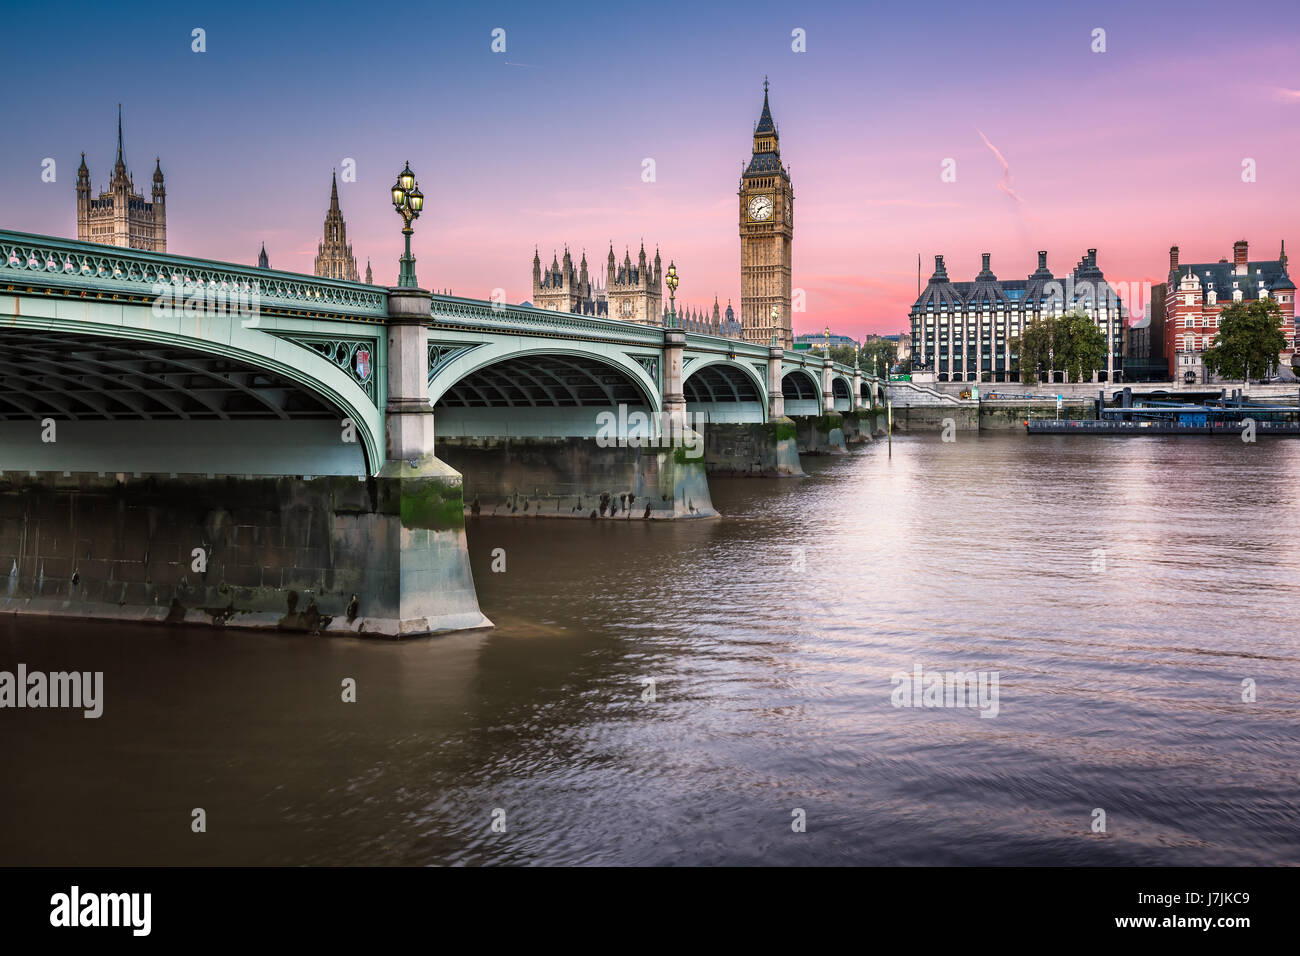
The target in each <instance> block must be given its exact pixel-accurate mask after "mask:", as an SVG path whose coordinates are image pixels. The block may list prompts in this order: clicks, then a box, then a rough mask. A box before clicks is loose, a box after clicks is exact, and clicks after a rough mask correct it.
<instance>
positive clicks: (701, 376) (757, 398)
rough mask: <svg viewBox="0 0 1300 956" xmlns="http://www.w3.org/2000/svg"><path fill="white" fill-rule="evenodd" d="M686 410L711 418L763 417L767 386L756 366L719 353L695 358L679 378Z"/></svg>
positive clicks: (745, 419)
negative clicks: (680, 378) (710, 356)
mask: <svg viewBox="0 0 1300 956" xmlns="http://www.w3.org/2000/svg"><path fill="white" fill-rule="evenodd" d="M682 392H683V394H684V395H685V398H686V410H687V411H688V412H693V413H697V414H702V415H706V416H707V417H708V420H709V421H713V422H764V421H767V387H766V385H765V384H764V382H763V380H762V378H761V377H760V376H759V375H758V372H757V370H756V369H754V368H752V367H748V366H746V365H745V364H744V363H742V362H733V361H730V360H729V359H726V358H722V357H720V356H716V357H712V358H697V359H695V360H694V361H692V362H691V363H690V365H688V366H687V367H686V374H685V377H684V378H683V380H682Z"/></svg>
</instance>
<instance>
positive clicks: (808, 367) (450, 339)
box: [0, 232, 886, 636]
mask: <svg viewBox="0 0 1300 956" xmlns="http://www.w3.org/2000/svg"><path fill="white" fill-rule="evenodd" d="M0 373H2V376H0V565H2V566H3V567H0V573H2V572H3V571H4V569H8V579H7V590H6V594H5V595H4V598H3V600H0V610H8V611H13V612H18V613H45V614H68V615H75V616H85V617H111V618H123V619H129V620H142V619H147V620H160V621H171V622H202V623H218V624H227V625H244V626H261V627H282V628H285V627H287V628H303V629H308V630H314V631H315V630H340V629H346V630H351V631H355V632H362V633H370V634H379V635H387V636H400V635H404V634H416V633H427V632H430V631H439V630H448V629H456V628H464V627H476V626H485V625H487V624H488V622H487V621H486V619H485V618H484V617H483V615H482V613H481V612H480V611H479V608H478V603H477V598H476V596H475V594H474V585H473V579H472V576H471V575H470V572H469V567H468V561H467V559H466V555H465V539H464V520H465V516H466V514H470V515H478V514H513V515H520V514H527V515H543V516H562V517H583V518H594V519H597V520H601V519H604V520H608V519H610V518H621V519H625V520H632V519H637V520H655V519H658V520H662V519H681V518H693V517H707V516H711V515H714V514H715V512H714V510H713V507H712V504H711V501H710V499H709V494H708V481H707V476H708V475H709V474H733V475H735V474H752V475H798V474H800V473H801V468H800V463H799V454H800V453H801V452H802V453H804V454H808V453H819V452H835V451H838V450H842V449H843V447H844V444H845V442H846V440H847V441H853V440H866V439H869V437H870V435H871V433H872V432H873V431H875V430H877V429H878V427H879V424H880V421H879V418H878V417H877V412H878V410H879V409H880V408H881V407H882V406H883V405H884V403H885V401H886V393H885V388H886V386H885V383H884V382H882V381H881V380H880V379H878V378H875V377H873V376H866V375H863V374H862V373H861V371H859V370H856V369H853V368H850V367H847V366H844V365H839V364H836V363H833V362H830V361H829V360H827V359H826V358H825V357H824V356H821V355H816V354H810V353H808V352H794V351H787V350H783V349H781V348H779V347H775V346H763V345H756V344H751V343H744V342H740V341H736V340H732V339H725V338H719V337H714V336H709V335H702V334H695V333H689V332H684V331H682V330H681V329H676V328H658V327H653V326H645V325H637V324H632V323H627V322H620V321H616V320H608V319H599V318H592V317H586V316H578V315H570V314H567V313H558V312H554V311H547V310H542V309H536V308H532V307H529V306H514V305H505V304H504V303H498V302H489V301H484V300H477V299H467V298H460V297H455V296H448V295H434V294H430V293H429V292H427V291H424V290H421V289H415V288H384V287H379V286H373V285H366V284H361V283H355V282H347V281H339V280H333V279H322V278H316V277H312V276H304V275H298V274H294V273H287V272H278V271H273V270H266V269H258V268H254V267H247V266H239V265H231V264H228V263H221V262H214V261H208V260H202V259H193V258H187V257H183V256H175V255H167V254H158V253H150V252H141V251H137V250H130V249H121V248H116V247H109V246H102V245H97V244H90V243H82V242H74V241H69V240H63V239H56V238H50V237H46V236H36V235H27V234H20V233H13V232H0ZM641 423H644V426H643V428H642V431H641V432H639V433H638V432H637V431H636V429H637V427H638V425H639V424H641Z"/></svg>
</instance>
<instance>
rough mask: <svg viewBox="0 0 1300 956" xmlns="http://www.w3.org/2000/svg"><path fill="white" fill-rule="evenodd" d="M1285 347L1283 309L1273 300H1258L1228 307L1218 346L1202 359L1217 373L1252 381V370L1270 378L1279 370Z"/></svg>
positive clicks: (1217, 337) (1222, 315)
mask: <svg viewBox="0 0 1300 956" xmlns="http://www.w3.org/2000/svg"><path fill="white" fill-rule="evenodd" d="M1285 348H1286V336H1285V335H1283V334H1282V310H1281V309H1279V308H1278V304H1277V302H1276V301H1275V300H1273V299H1256V300H1255V301H1253V302H1234V303H1232V305H1229V306H1226V307H1224V309H1223V311H1222V312H1220V313H1219V332H1218V334H1217V335H1215V337H1214V345H1213V346H1212V347H1211V348H1208V349H1206V350H1205V352H1204V354H1203V355H1202V359H1203V360H1204V362H1205V367H1206V368H1207V369H1209V370H1210V371H1211V372H1213V373H1215V374H1216V375H1220V376H1222V377H1224V378H1228V379H1237V378H1240V379H1244V380H1245V381H1246V384H1250V374H1251V372H1254V373H1255V374H1256V375H1260V376H1263V377H1267V376H1269V375H1272V374H1273V372H1274V371H1276V370H1277V367H1278V361H1279V360H1278V355H1279V353H1280V352H1281V351H1282V350H1283V349H1285Z"/></svg>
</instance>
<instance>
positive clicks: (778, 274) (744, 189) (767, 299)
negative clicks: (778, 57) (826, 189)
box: [739, 77, 794, 349]
mask: <svg viewBox="0 0 1300 956" xmlns="http://www.w3.org/2000/svg"><path fill="white" fill-rule="evenodd" d="M739 196H740V322H741V328H742V335H743V337H744V340H745V341H746V342H754V343H756V344H758V345H767V344H768V343H769V342H770V341H771V340H772V336H773V335H775V336H776V338H777V341H778V342H779V343H780V344H781V345H782V346H783V347H785V348H787V349H788V348H792V347H793V345H794V332H793V323H792V322H791V316H790V306H791V285H790V272H791V247H792V245H793V239H794V189H793V188H792V187H791V185H790V173H789V171H788V170H787V169H786V168H785V166H784V165H782V163H781V139H780V132H779V130H778V129H777V127H776V123H775V122H774V121H773V120H772V108H771V105H770V104H769V102H768V81H767V77H763V111H762V113H760V114H759V117H758V123H757V124H756V125H755V126H754V145H753V151H752V154H751V156H750V160H749V165H748V166H747V167H746V168H745V171H744V172H743V173H742V174H741V177H740V190H739Z"/></svg>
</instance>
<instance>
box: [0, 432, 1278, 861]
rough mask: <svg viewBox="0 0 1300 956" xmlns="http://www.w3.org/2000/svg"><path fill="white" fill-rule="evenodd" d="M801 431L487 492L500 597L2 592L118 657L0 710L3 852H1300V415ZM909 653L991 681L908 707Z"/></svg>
mask: <svg viewBox="0 0 1300 956" xmlns="http://www.w3.org/2000/svg"><path fill="white" fill-rule="evenodd" d="M805 467H806V469H807V470H808V472H809V477H807V478H806V479H801V480H798V479H793V480H784V481H777V480H771V481H768V480H737V479H733V480H718V479H715V480H713V481H712V482H711V487H712V492H713V501H714V504H715V505H716V506H717V508H718V510H719V511H720V512H721V513H722V514H723V515H724V517H722V518H720V519H717V520H706V521H686V522H678V523H663V522H653V523H651V522H641V521H630V522H629V521H622V520H606V521H592V522H578V521H547V520H539V519H509V518H494V519H474V520H471V522H470V525H469V542H470V549H471V553H472V558H473V562H474V572H475V580H476V582H477V585H478V590H479V595H480V600H481V603H482V606H483V610H484V612H485V613H486V614H487V615H488V616H489V617H490V618H491V619H492V620H493V621H494V622H495V623H496V625H497V627H496V629H495V630H492V631H483V632H474V633H464V634H455V635H450V636H441V637H433V638H425V639H418V640H413V641H409V642H405V643H383V642H373V641H366V640H359V639H352V638H337V637H334V638H319V637H318V638H313V637H309V636H304V635H291V634H270V633H255V632H242V631H238V630H234V629H228V630H219V629H201V628H174V627H166V626H159V625H139V626H130V625H108V624H99V623H84V622H62V621H59V622H50V621H48V620H36V619H26V618H24V619H22V620H18V619H15V618H14V617H12V616H5V617H3V618H0V670H10V671H13V670H15V668H16V667H17V665H18V663H20V662H21V663H25V664H26V665H27V668H28V669H29V670H45V671H55V670H65V669H76V670H82V671H87V670H89V671H103V672H104V689H103V715H102V716H101V717H100V718H99V719H95V720H88V719H84V718H83V716H82V714H81V712H80V711H69V710H13V709H5V710H0V754H2V755H3V756H2V760H3V767H4V769H3V773H2V774H0V863H4V864H67V865H86V864H91V865H94V864H146V863H159V864H181V865H196V864H199V865H203V864H244V863H247V864H362V863H374V864H407V865H411V864H414V865H425V864H484V863H505V864H592V863H605V864H717V863H725V864H854V863H861V864H1057V865H1075V864H1193V865H1195V864H1227V865H1234V864H1286V863H1290V864H1295V863H1300V805H1298V804H1300V637H1297V618H1298V617H1300V548H1298V547H1297V544H1296V542H1297V535H1298V533H1300V513H1298V511H1300V509H1297V506H1296V495H1297V476H1300V441H1295V440H1287V439H1272V440H1269V439H1263V440H1261V441H1260V442H1259V443H1257V444H1253V445H1250V444H1243V443H1241V442H1237V441H1235V440H1231V439H1226V438H1199V437H1182V438H1178V437H1169V438H1132V439H1114V438H1095V439H1089V438H1084V437H1076V436H1070V437H1042V438H1033V439H1030V438H1027V437H1026V436H1024V435H1022V434H1007V435H988V434H985V435H983V436H981V437H975V436H961V437H959V440H958V441H957V442H955V443H947V444H946V443H943V442H942V441H940V438H939V435H937V434H935V435H913V436H908V437H900V438H896V439H895V441H894V444H893V456H892V458H891V457H889V456H888V455H887V448H886V444H885V442H883V441H878V442H875V443H873V444H871V445H869V446H867V447H865V448H863V449H861V450H856V451H853V452H851V453H849V454H848V455H844V456H841V457H837V458H821V459H805ZM494 549H503V550H504V557H505V570H504V571H503V572H494V571H493V570H492V563H493V551H494ZM917 668H920V669H921V671H922V672H923V673H931V674H933V673H934V672H936V671H938V672H951V671H965V672H977V673H981V674H984V675H985V676H986V677H988V675H991V674H993V673H994V672H996V674H997V684H996V692H997V694H996V706H995V707H991V706H988V701H987V700H986V701H985V706H983V707H982V708H981V707H976V706H967V707H959V706H943V707H939V706H934V707H924V706H912V707H904V706H895V704H896V703H898V702H899V696H900V692H901V691H903V690H905V689H910V688H911V687H912V686H913V685H912V684H911V682H910V676H911V675H912V674H914V673H915V671H916V669H917ZM899 672H902V673H903V674H906V675H908V676H909V680H906V681H901V682H898V681H891V676H892V675H895V674H898V673H899ZM345 678H352V679H354V680H355V681H356V697H357V699H356V702H355V703H344V702H343V701H342V700H341V691H340V687H341V682H342V681H343V680H344V679H345ZM1247 679H1249V680H1252V681H1253V682H1254V694H1255V696H1256V699H1255V700H1253V701H1243V693H1244V691H1243V681H1244V680H1247ZM989 681H990V682H988V683H986V688H985V689H986V690H988V689H991V688H992V687H993V685H992V684H991V678H989ZM651 682H652V683H651ZM1247 696H1249V695H1247ZM650 697H653V699H648V698H650ZM938 699H939V700H942V698H938ZM921 701H922V698H921V697H920V695H918V697H917V700H916V703H918V704H919V703H921ZM959 701H960V697H957V698H954V702H959ZM945 702H946V701H945ZM968 703H969V701H968ZM994 712H995V714H996V715H995V716H994V715H993V714H994ZM982 713H986V714H989V716H981V714H982ZM195 808H202V809H203V810H204V812H205V814H206V832H204V833H194V832H192V829H191V820H192V811H193V810H194V809H195ZM1098 810H1101V811H1104V813H1105V832H1094V830H1093V828H1094V826H1095V822H1094V821H1096V820H1097V819H1098V818H1097V815H1096V813H1095V811H1098ZM799 811H802V814H800V813H799ZM800 820H803V821H804V826H805V827H806V830H805V832H796V829H797V827H798V822H799V821H800ZM494 822H495V824H496V826H495V828H494ZM502 831H504V832H502Z"/></svg>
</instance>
